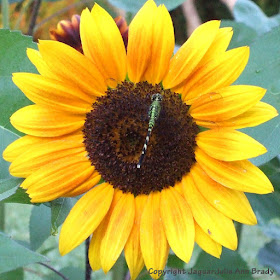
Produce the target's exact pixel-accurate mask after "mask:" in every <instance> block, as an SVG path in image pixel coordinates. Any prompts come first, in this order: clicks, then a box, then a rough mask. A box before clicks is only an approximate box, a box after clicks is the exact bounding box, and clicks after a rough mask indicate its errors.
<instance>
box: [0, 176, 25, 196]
mask: <svg viewBox="0 0 280 280" xmlns="http://www.w3.org/2000/svg"><path fill="white" fill-rule="evenodd" d="M21 182H22V179H20V178H9V179H4V180H0V201H2V200H4V199H6V198H8V197H10V196H12V195H13V194H15V193H16V191H17V189H18V187H19V185H20V184H21Z"/></svg>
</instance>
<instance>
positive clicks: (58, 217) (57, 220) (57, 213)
mask: <svg viewBox="0 0 280 280" xmlns="http://www.w3.org/2000/svg"><path fill="white" fill-rule="evenodd" d="M76 202H77V199H76V198H71V197H63V198H59V199H56V200H54V201H51V202H50V203H51V224H52V232H54V233H55V232H57V228H58V227H59V226H60V225H61V224H62V223H63V222H64V220H65V219H66V217H67V216H68V214H69V212H70V210H71V209H72V207H73V206H74V204H75V203H76Z"/></svg>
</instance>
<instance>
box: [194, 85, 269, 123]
mask: <svg viewBox="0 0 280 280" xmlns="http://www.w3.org/2000/svg"><path fill="white" fill-rule="evenodd" d="M265 91H266V90H265V89H263V88H260V87H255V86H241V85H237V86H229V87H225V88H222V89H218V90H217V91H216V92H212V93H207V94H204V95H202V96H200V97H199V98H198V99H196V100H195V101H194V103H193V104H192V106H191V108H190V114H191V116H192V117H193V118H195V119H199V120H206V121H222V120H227V119H230V118H233V117H235V116H237V115H240V114H242V113H244V112H246V111H247V110H248V109H250V108H251V107H253V106H254V105H255V104H256V103H257V102H258V101H259V100H261V99H262V97H263V96H264V94H265Z"/></svg>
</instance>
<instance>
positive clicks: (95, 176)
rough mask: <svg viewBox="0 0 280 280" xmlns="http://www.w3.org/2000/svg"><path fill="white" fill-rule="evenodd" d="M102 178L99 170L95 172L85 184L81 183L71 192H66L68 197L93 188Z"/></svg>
mask: <svg viewBox="0 0 280 280" xmlns="http://www.w3.org/2000/svg"><path fill="white" fill-rule="evenodd" d="M100 180H101V175H99V173H98V172H94V173H93V174H92V175H91V176H90V177H89V178H88V179H87V180H86V181H85V182H84V183H83V184H81V185H79V186H78V187H76V188H75V189H73V190H71V191H70V192H68V193H66V194H64V196H66V197H73V196H78V195H81V194H83V193H85V192H87V191H89V190H90V189H92V188H93V187H94V186H96V185H97V184H98V183H99V182H100Z"/></svg>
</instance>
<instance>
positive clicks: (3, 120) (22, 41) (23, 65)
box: [0, 29, 36, 132]
mask: <svg viewBox="0 0 280 280" xmlns="http://www.w3.org/2000/svg"><path fill="white" fill-rule="evenodd" d="M0 42H1V44H0V111H1V114H0V125H2V126H4V127H6V128H8V129H9V130H11V131H14V132H17V131H16V129H15V128H13V126H12V125H11V124H10V121H9V119H10V116H11V115H12V114H13V113H14V112H15V111H17V110H18V109H19V108H21V107H23V106H26V105H29V104H31V101H30V100H29V99H27V98H26V97H25V95H24V94H23V93H22V92H21V91H20V90H19V89H18V88H17V87H16V85H15V84H14V83H13V81H12V73H15V72H32V73H36V69H35V67H34V66H33V65H32V64H31V62H30V61H29V59H28V58H27V55H26V49H27V48H33V49H36V44H35V43H33V42H32V38H31V37H28V36H24V35H22V34H21V33H20V32H18V31H9V30H5V29H2V30H0Z"/></svg>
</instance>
